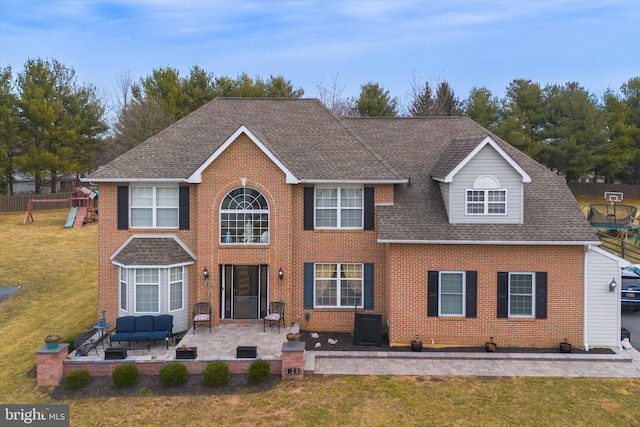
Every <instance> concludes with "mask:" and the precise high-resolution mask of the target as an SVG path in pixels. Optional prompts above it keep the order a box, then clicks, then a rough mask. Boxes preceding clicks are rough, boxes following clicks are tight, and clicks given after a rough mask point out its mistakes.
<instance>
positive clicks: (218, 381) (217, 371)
mask: <svg viewBox="0 0 640 427" xmlns="http://www.w3.org/2000/svg"><path fill="white" fill-rule="evenodd" d="M230 376H231V373H230V372H229V367H228V366H227V364H226V363H224V362H221V361H216V362H212V363H209V364H208V365H207V367H206V368H205V369H204V371H202V381H203V382H204V383H205V384H206V385H208V386H216V385H222V384H225V383H226V382H227V381H229V377H230Z"/></svg>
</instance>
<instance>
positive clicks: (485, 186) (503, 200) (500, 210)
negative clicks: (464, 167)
mask: <svg viewBox="0 0 640 427" xmlns="http://www.w3.org/2000/svg"><path fill="white" fill-rule="evenodd" d="M465 208H466V209H465V211H466V214H467V215H506V214H507V190H504V189H501V188H500V182H498V180H497V179H496V178H494V177H492V176H488V175H485V176H481V177H478V178H477V179H476V180H475V181H474V182H473V188H472V189H468V190H467V195H466V199H465Z"/></svg>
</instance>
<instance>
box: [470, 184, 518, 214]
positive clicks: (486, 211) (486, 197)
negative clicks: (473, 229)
mask: <svg viewBox="0 0 640 427" xmlns="http://www.w3.org/2000/svg"><path fill="white" fill-rule="evenodd" d="M470 191H475V192H478V193H480V192H482V193H484V201H483V202H482V203H483V205H484V207H483V212H469V205H470V204H479V203H480V202H470V201H469V197H468V196H469V192H470ZM490 191H499V192H503V193H504V202H493V201H492V202H490V201H489V192H490ZM508 200H509V197H508V194H507V190H506V189H504V188H487V189H479V188H467V189H466V190H465V192H464V214H465V215H469V216H494V215H495V216H505V215H507V202H508ZM489 203H500V204H504V212H500V213H494V212H492V213H489Z"/></svg>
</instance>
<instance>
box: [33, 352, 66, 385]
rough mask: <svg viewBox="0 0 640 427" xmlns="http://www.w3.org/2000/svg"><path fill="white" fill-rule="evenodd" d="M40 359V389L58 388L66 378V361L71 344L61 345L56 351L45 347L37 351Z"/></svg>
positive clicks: (38, 381) (38, 382)
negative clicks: (64, 377)
mask: <svg viewBox="0 0 640 427" xmlns="http://www.w3.org/2000/svg"><path fill="white" fill-rule="evenodd" d="M36 355H37V358H38V369H37V372H38V380H37V383H36V384H37V385H38V386H39V387H50V386H53V387H55V386H57V385H58V384H60V381H62V378H63V376H64V360H65V359H66V358H67V356H68V355H69V344H68V343H60V344H58V347H56V348H54V349H48V348H47V346H46V345H45V346H43V347H42V348H40V350H38V351H36Z"/></svg>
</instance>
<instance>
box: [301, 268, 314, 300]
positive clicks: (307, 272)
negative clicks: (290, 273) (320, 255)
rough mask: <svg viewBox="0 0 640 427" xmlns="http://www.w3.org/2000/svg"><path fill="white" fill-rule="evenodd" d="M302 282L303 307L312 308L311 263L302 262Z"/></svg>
mask: <svg viewBox="0 0 640 427" xmlns="http://www.w3.org/2000/svg"><path fill="white" fill-rule="evenodd" d="M302 282H303V284H304V296H303V298H302V300H303V301H302V302H303V308H313V263H311V262H305V263H304V277H303V280H302Z"/></svg>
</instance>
